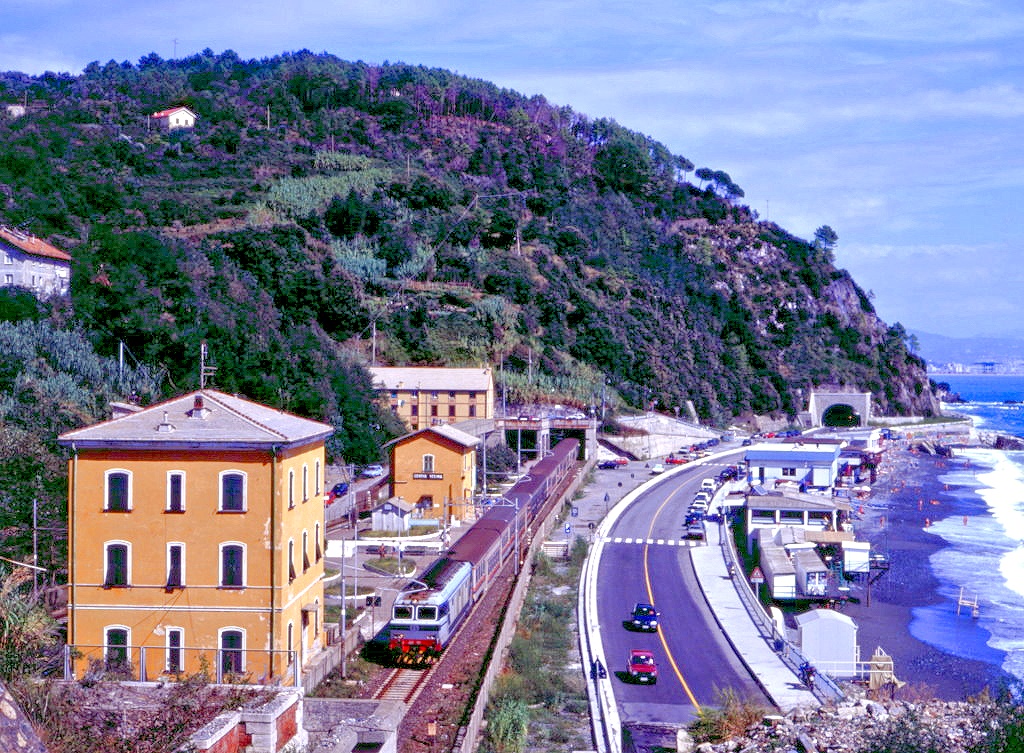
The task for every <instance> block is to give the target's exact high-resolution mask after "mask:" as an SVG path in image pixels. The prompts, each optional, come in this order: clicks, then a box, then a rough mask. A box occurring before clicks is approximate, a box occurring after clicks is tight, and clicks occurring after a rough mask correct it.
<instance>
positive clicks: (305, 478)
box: [302, 464, 309, 502]
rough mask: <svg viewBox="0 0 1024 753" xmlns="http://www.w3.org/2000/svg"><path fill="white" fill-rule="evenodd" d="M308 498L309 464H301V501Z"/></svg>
mask: <svg viewBox="0 0 1024 753" xmlns="http://www.w3.org/2000/svg"><path fill="white" fill-rule="evenodd" d="M307 500H309V466H308V465H305V464H304V465H303V466H302V501H303V502H306V501H307Z"/></svg>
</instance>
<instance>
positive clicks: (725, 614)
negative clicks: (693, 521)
mask: <svg viewBox="0 0 1024 753" xmlns="http://www.w3.org/2000/svg"><path fill="white" fill-rule="evenodd" d="M720 532H721V528H720V527H719V526H717V525H708V527H707V543H708V545H707V546H701V547H694V548H692V549H690V555H691V557H692V558H693V569H694V570H695V571H696V573H697V581H698V582H699V583H700V588H701V591H703V592H704V598H705V599H706V600H707V602H708V606H709V607H710V608H711V611H712V612H713V613H714V615H715V620H716V621H717V622H718V624H719V626H721V628H722V632H723V634H724V635H725V637H726V639H727V640H728V641H729V643H730V644H731V645H732V647H733V649H734V650H735V651H736V654H737V655H738V656H739V657H740V660H741V661H742V662H743V663H744V665H746V667H747V669H749V670H750V673H751V674H752V675H753V676H754V679H756V680H757V682H758V684H759V685H760V686H761V687H762V689H763V690H764V692H765V693H767V694H768V696H769V697H770V698H771V699H772V701H773V702H774V703H775V705H776V706H778V707H779V708H780V709H781V710H782V711H783V712H786V711H789V710H791V709H794V708H798V707H801V706H819V705H821V704H820V703H819V701H818V699H817V698H815V697H814V694H813V693H811V691H809V690H808V689H807V688H806V687H805V686H804V684H803V683H801V682H800V680H799V678H798V677H797V676H796V675H794V674H793V671H792V670H791V669H790V668H789V667H788V666H787V665H786V663H785V662H784V661H783V660H782V657H781V656H780V655H779V654H778V653H777V652H776V651H775V650H774V649H773V647H772V646H769V645H768V641H767V640H765V638H764V637H763V636H762V635H761V633H760V631H759V630H758V629H757V627H756V626H755V625H754V622H753V620H751V618H750V614H748V612H747V608H746V606H744V604H743V601H742V600H741V599H740V595H739V593H738V592H737V591H736V589H737V588H746V587H747V584H746V582H745V581H744V580H743V579H742V575H737V576H735V577H733V578H731V577H729V571H728V568H727V566H726V563H725V557H724V556H723V553H722V548H721V541H720V538H719V536H720Z"/></svg>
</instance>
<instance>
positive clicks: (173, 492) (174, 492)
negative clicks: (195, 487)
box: [166, 471, 185, 512]
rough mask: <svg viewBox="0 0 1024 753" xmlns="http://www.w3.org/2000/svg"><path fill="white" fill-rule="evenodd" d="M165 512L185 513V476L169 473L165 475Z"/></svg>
mask: <svg viewBox="0 0 1024 753" xmlns="http://www.w3.org/2000/svg"><path fill="white" fill-rule="evenodd" d="M166 509H167V512H185V474H184V473H182V472H181V471H169V472H168V474H167V508H166Z"/></svg>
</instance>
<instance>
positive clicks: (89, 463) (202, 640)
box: [59, 389, 333, 684]
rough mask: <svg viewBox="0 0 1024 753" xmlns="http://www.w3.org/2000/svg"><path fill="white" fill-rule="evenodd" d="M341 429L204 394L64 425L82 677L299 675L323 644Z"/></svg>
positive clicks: (71, 596)
mask: <svg viewBox="0 0 1024 753" xmlns="http://www.w3.org/2000/svg"><path fill="white" fill-rule="evenodd" d="M332 432H333V427H331V426H330V425H328V424H324V423H320V422H317V421H312V420H309V419H306V418H302V417H299V416H295V415H292V414H289V413H285V412H283V411H279V410H276V409H274V408H271V407H268V406H265V405H261V404H258V403H254V402H251V401H249V400H245V399H242V398H240V397H236V396H233V395H228V394H225V393H222V392H217V391H215V390H210V389H202V390H198V391H195V392H192V393H189V394H186V395H183V396H181V397H177V398H174V399H171V400H168V401H166V402H163V403H159V404H156V405H152V406H149V407H147V408H144V409H139V408H137V407H134V406H121V409H120V410H119V411H118V412H116V413H115V416H114V417H113V418H112V419H111V420H109V421H105V422H102V423H98V424H94V425H92V426H87V427H84V428H81V429H77V430H74V431H70V432H67V433H65V434H62V435H61V436H60V437H59V442H60V444H61V445H62V446H64V447H66V448H68V449H69V450H70V453H71V455H70V459H69V461H68V462H69V501H68V511H69V512H68V514H69V527H68V538H69V541H68V550H69V577H68V580H69V584H68V643H69V645H70V646H71V647H72V648H73V649H75V650H76V651H77V653H76V656H77V657H78V658H76V659H75V665H74V671H75V674H76V676H81V674H82V673H83V672H84V671H85V670H87V669H90V668H98V667H99V668H103V669H105V670H106V671H113V672H118V673H120V674H121V675H122V676H123V677H125V678H126V679H141V680H153V679H156V678H158V677H159V676H161V675H167V674H170V675H174V674H178V673H189V674H190V673H195V672H199V671H201V670H204V671H207V672H209V673H210V674H211V675H212V676H214V678H215V679H216V680H218V681H219V680H222V679H224V678H225V677H230V678H234V679H239V680H245V681H250V682H265V683H266V682H283V683H285V684H291V683H293V682H296V681H297V680H298V678H299V676H300V675H299V672H300V671H301V668H302V667H303V666H305V665H306V664H307V663H308V660H309V659H310V658H311V657H312V655H313V654H314V653H316V652H317V651H319V650H321V649H322V648H323V646H324V632H323V606H324V589H323V580H322V578H323V572H324V568H323V556H324V551H325V548H326V547H325V533H326V531H325V526H324V503H323V500H324V497H323V494H324V467H325V453H324V442H325V440H326V439H327V438H328V437H329V436H330V435H331V433H332Z"/></svg>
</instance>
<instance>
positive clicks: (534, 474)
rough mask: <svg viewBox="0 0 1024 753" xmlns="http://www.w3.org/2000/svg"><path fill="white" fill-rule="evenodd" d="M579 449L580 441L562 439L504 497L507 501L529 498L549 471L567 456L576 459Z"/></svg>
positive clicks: (544, 480)
mask: <svg viewBox="0 0 1024 753" xmlns="http://www.w3.org/2000/svg"><path fill="white" fill-rule="evenodd" d="M579 447H580V441H579V440H578V439H563V440H562V441H561V442H559V443H558V444H556V445H555V448H554V449H553V450H551V454H550V455H545V456H544V457H542V458H541V459H540V460H538V461H537V463H536V464H535V465H534V466H533V467H532V468H531V469H530V472H529V473H528V474H527V475H525V476H523V478H521V479H520V480H519V481H518V482H516V485H515V486H513V487H512V488H511V489H509V490H508V492H506V493H505V497H507V498H508V499H515V498H516V497H522V498H524V499H529V498H531V497H532V496H533V495H534V494H535V493H536V492H537V490H538V489H540V488H541V486H542V485H543V484H544V483H545V482H546V481H547V479H548V476H549V475H550V474H551V471H553V470H554V469H555V468H557V467H558V466H559V465H560V464H561V463H562V461H564V460H565V459H566V457H567V456H569V457H572V458H573V459H575V458H576V455H577V453H579Z"/></svg>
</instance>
